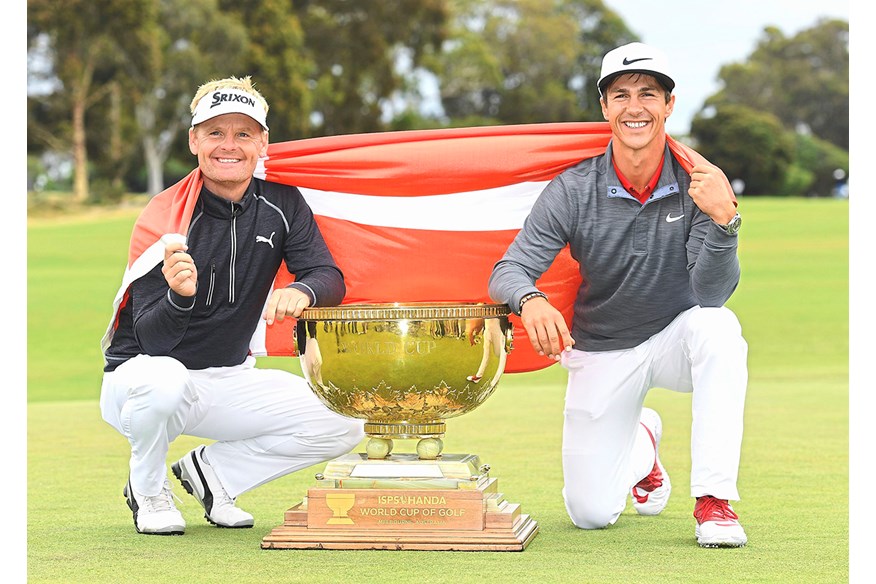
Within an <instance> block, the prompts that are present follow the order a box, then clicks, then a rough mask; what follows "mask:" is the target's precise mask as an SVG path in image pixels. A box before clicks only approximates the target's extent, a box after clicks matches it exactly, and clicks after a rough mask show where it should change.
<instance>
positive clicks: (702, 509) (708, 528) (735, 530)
mask: <svg viewBox="0 0 876 584" xmlns="http://www.w3.org/2000/svg"><path fill="white" fill-rule="evenodd" d="M693 515H694V517H695V518H696V520H697V528H696V536H697V543H698V544H700V547H707V548H717V547H742V546H744V545H745V544H747V543H748V536H747V535H745V530H744V529H742V526H741V525H740V524H739V516H738V515H737V514H736V512H735V511H733V507H731V506H730V503H728V502H727V500H726V499H716V498H715V497H711V496H709V495H706V496H705V497H697V504H696V506H695V507H694V512H693Z"/></svg>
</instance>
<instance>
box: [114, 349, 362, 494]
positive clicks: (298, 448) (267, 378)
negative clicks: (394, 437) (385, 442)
mask: <svg viewBox="0 0 876 584" xmlns="http://www.w3.org/2000/svg"><path fill="white" fill-rule="evenodd" d="M100 409H101V414H102V416H103V419H104V420H106V421H107V422H108V423H109V424H110V425H111V426H112V427H114V428H115V429H116V430H118V431H119V432H120V433H121V434H122V435H123V436H125V437H126V438H127V439H128V441H129V442H130V444H131V460H130V480H131V485H132V486H133V487H134V489H135V490H136V491H137V492H138V493H141V494H143V495H150V496H151V495H156V494H158V492H159V491H160V490H161V487H162V485H163V484H164V480H165V478H166V477H167V466H166V465H167V460H166V459H167V452H168V447H169V445H170V443H171V442H173V440H175V439H176V438H177V436H180V435H181V434H186V435H190V436H198V437H201V438H207V439H210V440H215V441H216V442H214V443H212V444H210V445H208V446H207V449H206V456H207V460H208V461H209V463H210V465H211V466H212V467H213V469H214V470H215V471H216V474H217V475H218V476H219V480H220V481H221V482H222V485H223V486H224V487H225V490H226V491H228V494H229V495H230V496H231V497H237V496H238V495H240V494H241V493H244V492H246V491H248V490H250V489H253V488H255V487H257V486H259V485H261V484H264V483H266V482H268V481H271V480H273V479H276V478H279V477H281V476H284V475H286V474H289V473H291V472H294V471H296V470H300V469H302V468H306V467H308V466H311V465H313V464H317V463H320V462H323V461H325V460H329V459H331V458H335V457H337V456H341V455H343V454H346V453H347V452H349V451H350V450H352V449H353V448H355V447H356V446H357V445H358V444H359V442H360V441H361V440H362V438H363V437H364V432H363V423H364V422H363V421H362V420H354V419H351V418H346V417H344V416H340V415H338V414H336V413H334V412H332V411H331V410H329V409H328V408H327V407H326V406H325V405H323V404H322V402H320V401H319V398H317V397H316V395H315V394H314V393H313V392H312V391H311V389H310V388H309V387H308V386H307V383H306V382H305V381H304V379H302V378H301V377H299V376H296V375H293V374H292V373H289V372H287V371H281V370H276V369H259V368H256V367H255V358H253V357H249V358H248V359H247V360H246V361H245V362H244V363H243V364H241V365H238V366H235V367H212V368H209V369H202V370H188V369H186V368H185V366H184V365H183V364H182V363H180V362H179V361H177V360H176V359H173V358H171V357H151V356H149V355H139V356H137V357H135V358H133V359H130V360H128V361H126V362H125V363H123V364H122V365H121V366H119V367H118V368H117V369H116V370H115V371H112V372H109V373H105V374H104V377H103V387H102V388H101V395H100Z"/></svg>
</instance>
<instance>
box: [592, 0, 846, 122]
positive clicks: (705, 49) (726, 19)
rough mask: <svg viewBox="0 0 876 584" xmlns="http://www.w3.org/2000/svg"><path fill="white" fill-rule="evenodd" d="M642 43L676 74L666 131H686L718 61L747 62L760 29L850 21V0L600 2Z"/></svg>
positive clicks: (791, 29) (787, 30) (712, 85)
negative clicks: (830, 20) (663, 56)
mask: <svg viewBox="0 0 876 584" xmlns="http://www.w3.org/2000/svg"><path fill="white" fill-rule="evenodd" d="M604 2H605V4H606V5H607V6H608V7H610V8H611V9H612V10H614V11H615V12H617V13H618V14H620V15H621V17H622V18H623V19H624V22H625V23H626V25H627V26H628V27H629V28H630V29H631V30H632V31H633V32H634V33H636V34H637V35H638V36H639V38H640V39H641V40H642V42H644V43H647V44H650V45H654V46H656V47H659V48H660V49H661V50H663V51H664V52H665V53H666V55H667V57H668V58H669V63H670V66H671V67H672V69H673V71H674V75H675V82H676V86H675V95H676V101H675V111H674V112H673V114H672V117H670V118H669V120H668V122H667V130H668V132H669V133H670V134H679V135H680V134H685V133H687V131H688V130H689V129H690V122H691V119H692V118H693V116H694V114H695V113H696V112H697V111H699V109H700V108H701V107H702V105H703V102H704V101H705V99H706V98H707V97H709V96H710V95H712V94H713V93H715V92H716V91H717V90H718V89H719V84H718V82H717V78H718V70H719V69H720V68H721V66H722V65H726V64H728V63H735V62H741V61H745V60H747V58H748V56H749V55H750V54H751V52H752V51H753V50H754V47H755V46H756V44H757V41H758V40H759V39H760V38H761V36H762V32H763V29H764V28H765V27H767V26H775V27H777V28H779V29H780V30H781V31H782V34H784V35H785V36H786V37H790V36H793V35H794V34H795V33H797V32H799V31H800V30H803V29H806V28H811V27H812V26H813V25H814V24H815V22H816V21H817V20H818V19H819V18H820V17H828V18H842V19H844V20H850V19H849V2H848V1H841V0H840V1H835V0H733V1H732V2H704V1H703V0H664V1H662V2H659V1H654V0H604Z"/></svg>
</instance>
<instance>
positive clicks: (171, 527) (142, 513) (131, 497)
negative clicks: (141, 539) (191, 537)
mask: <svg viewBox="0 0 876 584" xmlns="http://www.w3.org/2000/svg"><path fill="white" fill-rule="evenodd" d="M122 494H123V495H124V496H125V500H126V501H127V503H128V507H130V509H131V511H132V512H133V514H134V527H135V528H136V529H137V533H145V534H147V535H182V534H183V533H185V531H186V521H185V519H183V516H182V514H181V513H180V512H179V511H178V510H177V508H176V505H175V504H174V502H173V498H174V496H175V495H174V494H173V491H171V490H170V481H168V480H167V479H164V485H163V486H162V487H161V491H160V492H159V493H158V494H157V495H154V496H151V497H150V496H147V495H141V494H140V493H138V492H136V491H135V490H134V489H133V487H131V480H130V479H128V484H126V485H125V488H124V490H123V491H122Z"/></svg>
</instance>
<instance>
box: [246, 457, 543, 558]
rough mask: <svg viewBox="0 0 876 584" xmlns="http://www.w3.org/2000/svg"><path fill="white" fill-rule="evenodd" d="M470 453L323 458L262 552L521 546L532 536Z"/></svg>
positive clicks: (534, 528)
mask: <svg viewBox="0 0 876 584" xmlns="http://www.w3.org/2000/svg"><path fill="white" fill-rule="evenodd" d="M488 472H489V467H487V466H486V465H484V466H481V465H480V462H479V460H478V457H477V456H475V455H472V454H443V455H441V456H440V457H439V458H438V459H436V460H420V459H419V458H418V457H417V455H415V454H396V455H390V456H387V457H386V458H385V459H379V460H373V459H368V457H367V456H366V455H365V454H348V455H346V456H342V457H340V458H338V459H335V460H333V461H331V462H329V463H328V464H327V465H326V469H325V471H324V472H323V473H322V474H320V475H317V485H316V486H315V487H313V488H311V489H309V490H308V491H307V496H306V497H305V498H304V500H303V501H302V502H301V503H299V504H297V505H295V506H294V507H292V508H290V509H288V510H287V511H286V514H285V520H284V522H283V524H282V525H280V526H278V527H275V528H274V529H273V530H272V531H271V532H270V533H269V534H268V535H266V536H265V537H264V539H263V540H262V548H263V549H333V550H349V549H356V550H363V549H379V550H445V551H523V550H524V549H525V548H526V546H527V545H529V543H530V542H531V541H532V539H533V538H534V537H535V535H536V534H537V533H538V525H537V524H536V522H535V521H534V520H532V519H531V518H530V516H529V515H526V514H524V513H522V512H521V510H520V505H519V504H516V503H509V502H507V501H505V499H504V497H503V495H502V493H500V492H499V491H498V480H497V479H495V478H491V477H489V475H488Z"/></svg>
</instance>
